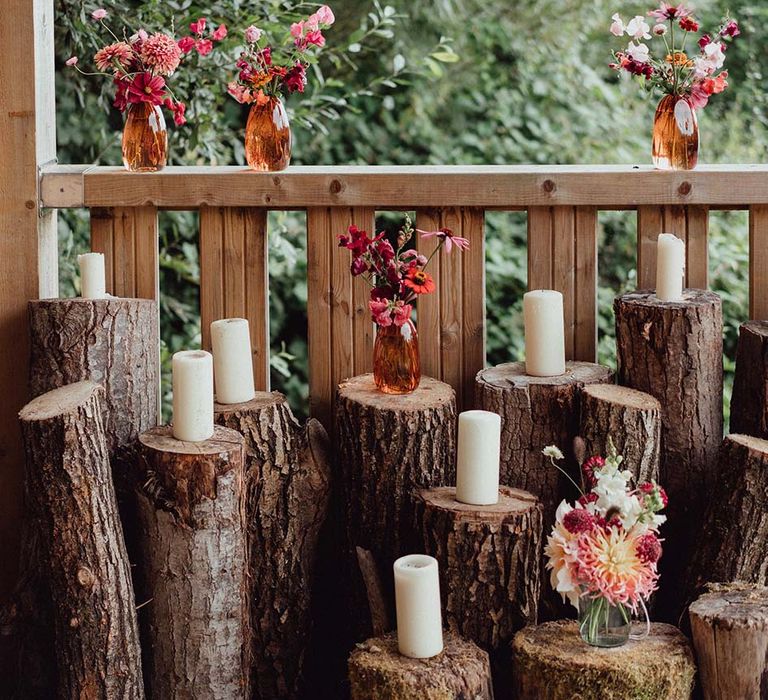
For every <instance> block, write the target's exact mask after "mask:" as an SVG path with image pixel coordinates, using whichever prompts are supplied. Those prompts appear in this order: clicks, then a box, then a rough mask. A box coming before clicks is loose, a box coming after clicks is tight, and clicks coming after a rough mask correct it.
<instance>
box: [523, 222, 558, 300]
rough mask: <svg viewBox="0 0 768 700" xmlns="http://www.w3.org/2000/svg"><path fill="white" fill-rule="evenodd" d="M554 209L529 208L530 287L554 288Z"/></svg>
mask: <svg viewBox="0 0 768 700" xmlns="http://www.w3.org/2000/svg"><path fill="white" fill-rule="evenodd" d="M552 285H553V280H552V209H551V207H531V208H530V209H528V289H529V290H531V289H552Z"/></svg>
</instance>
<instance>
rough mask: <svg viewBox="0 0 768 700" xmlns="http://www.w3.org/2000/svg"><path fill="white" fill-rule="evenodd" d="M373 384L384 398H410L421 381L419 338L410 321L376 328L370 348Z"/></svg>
mask: <svg viewBox="0 0 768 700" xmlns="http://www.w3.org/2000/svg"><path fill="white" fill-rule="evenodd" d="M373 381H374V383H375V384H376V388H377V389H378V390H379V391H383V392H384V393H385V394H410V393H411V392H412V391H415V390H416V388H417V387H418V386H419V382H420V381H421V363H420V362H419V336H418V334H417V333H416V326H415V325H414V323H413V321H411V320H408V322H407V323H405V324H403V325H402V326H399V327H398V326H395V325H394V324H393V325H391V326H387V327H386V328H382V327H381V326H377V329H376V342H375V343H374V346H373Z"/></svg>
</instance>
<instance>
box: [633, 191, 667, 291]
mask: <svg viewBox="0 0 768 700" xmlns="http://www.w3.org/2000/svg"><path fill="white" fill-rule="evenodd" d="M663 231H664V215H663V211H662V207H651V206H647V207H645V206H643V207H638V208H637V288H638V289H653V288H654V287H655V286H656V239H657V238H658V237H659V234H660V233H662V232H663Z"/></svg>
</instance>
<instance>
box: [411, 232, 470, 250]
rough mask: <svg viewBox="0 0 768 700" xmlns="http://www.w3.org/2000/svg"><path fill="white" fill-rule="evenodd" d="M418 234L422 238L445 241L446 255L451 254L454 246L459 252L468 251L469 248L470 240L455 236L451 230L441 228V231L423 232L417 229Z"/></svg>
mask: <svg viewBox="0 0 768 700" xmlns="http://www.w3.org/2000/svg"><path fill="white" fill-rule="evenodd" d="M416 233H419V234H421V237H422V238H434V237H437V238H439V239H440V240H442V241H445V252H446V253H450V252H451V250H452V249H453V246H456V247H457V248H458V249H459V250H466V249H467V248H469V240H467V239H466V238H461V237H460V236H454V235H453V231H451V229H449V228H441V229H440V230H439V231H422V230H421V229H418V228H417V229H416Z"/></svg>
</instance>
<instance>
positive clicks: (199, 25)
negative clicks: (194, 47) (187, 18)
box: [189, 17, 207, 34]
mask: <svg viewBox="0 0 768 700" xmlns="http://www.w3.org/2000/svg"><path fill="white" fill-rule="evenodd" d="M206 23H207V20H206V19H205V17H201V18H200V19H199V20H197V22H192V23H191V24H190V25H189V31H190V32H192V33H193V34H202V33H203V32H204V31H205V25H206Z"/></svg>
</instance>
